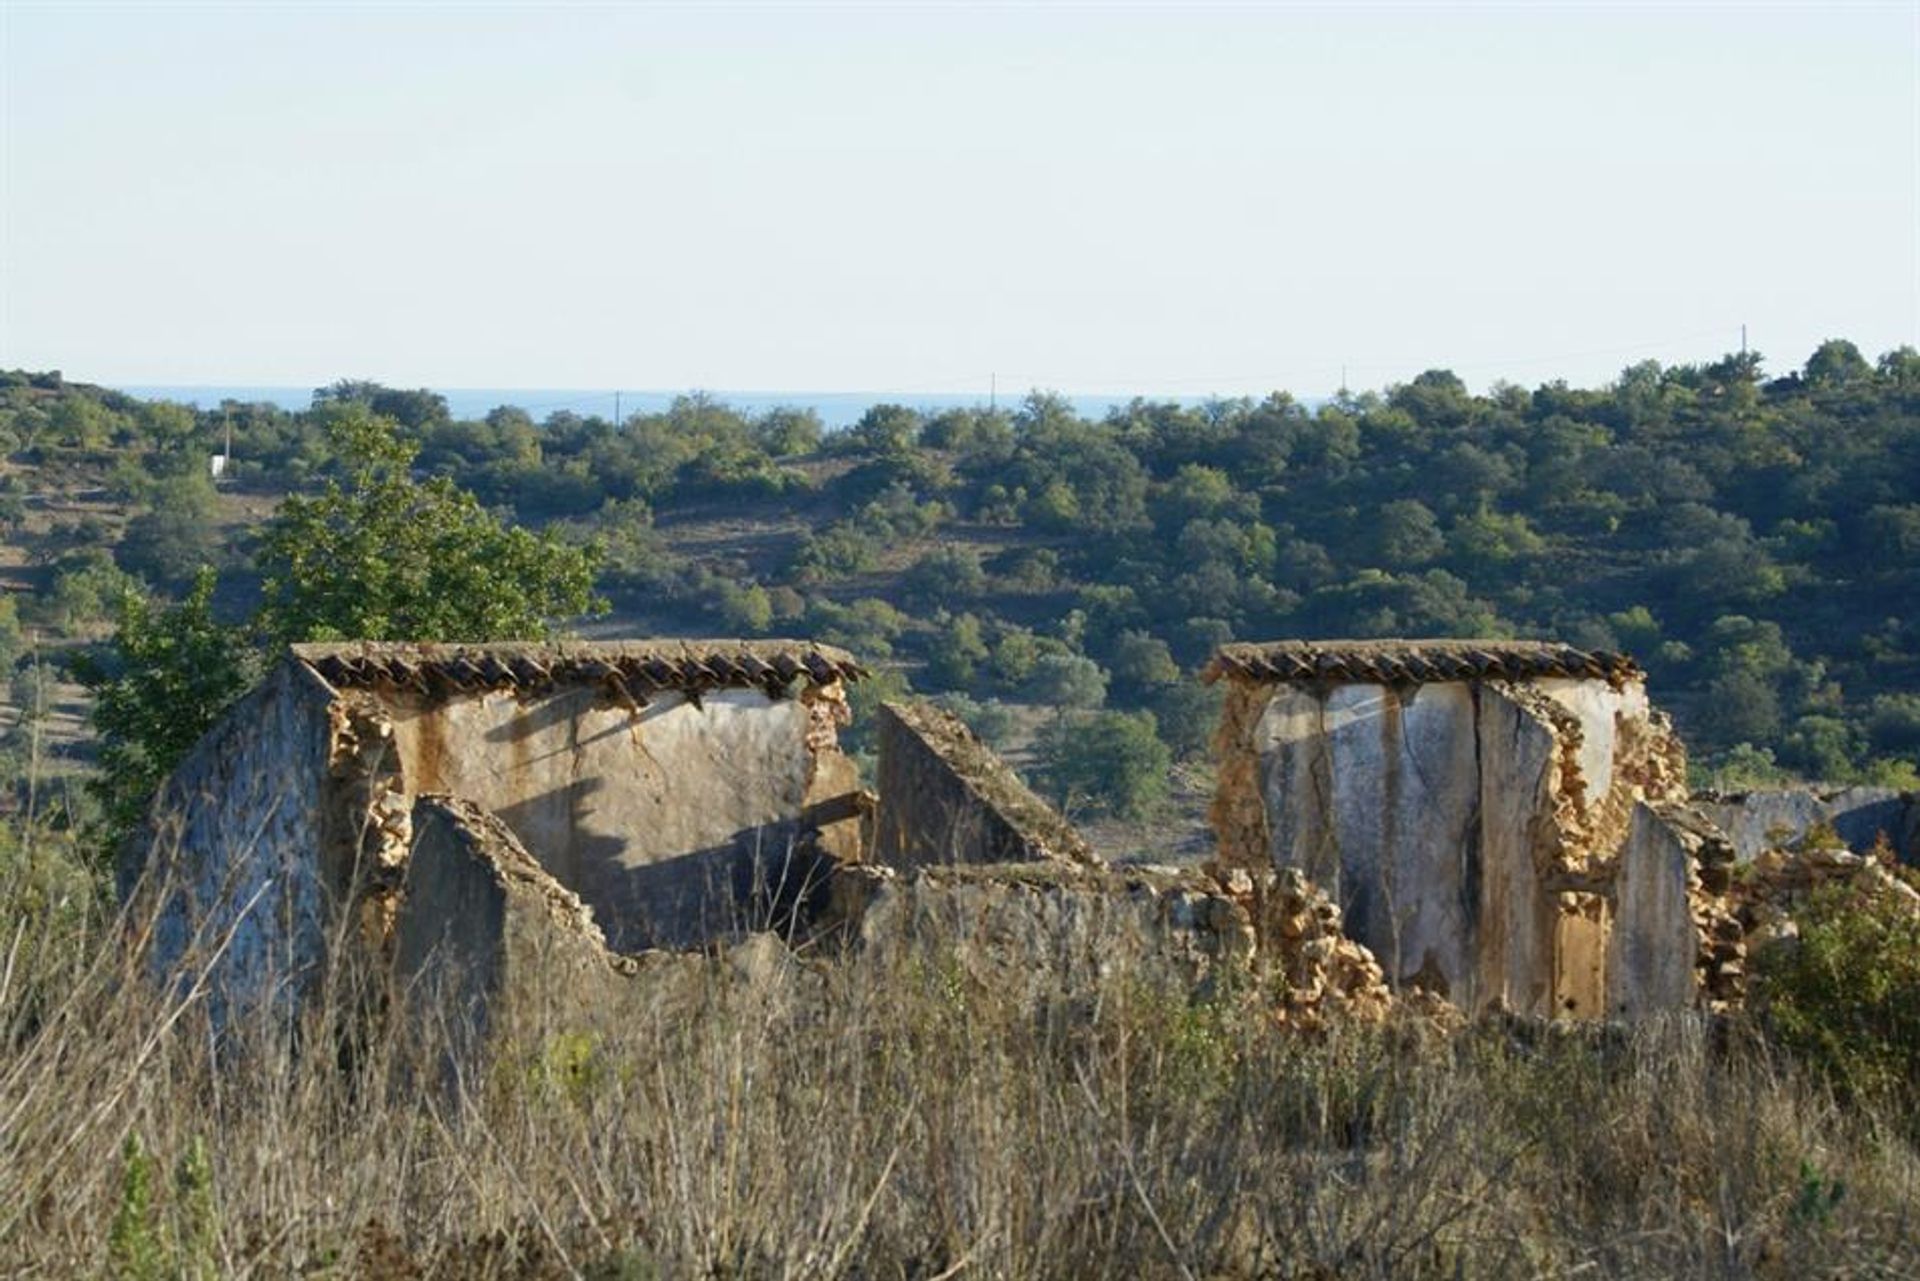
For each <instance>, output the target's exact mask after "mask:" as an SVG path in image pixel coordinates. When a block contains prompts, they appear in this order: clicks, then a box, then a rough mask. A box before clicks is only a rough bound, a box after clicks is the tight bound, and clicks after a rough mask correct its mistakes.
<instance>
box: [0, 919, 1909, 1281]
mask: <svg viewBox="0 0 1920 1281" xmlns="http://www.w3.org/2000/svg"><path fill="white" fill-rule="evenodd" d="M139 937H141V932H140V931H139V930H138V929H130V928H128V924H127V923H126V922H117V921H97V920H85V919H71V918H69V919H65V920H62V921H58V922H56V921H55V920H54V919H53V918H52V917H47V918H45V919H42V920H39V921H34V920H30V919H24V918H23V919H22V921H21V923H20V925H19V926H18V927H16V928H15V929H14V930H13V931H12V933H11V936H10V940H9V942H8V944H7V946H8V951H7V953H6V955H5V957H4V960H3V961H0V965H3V966H4V969H3V970H0V975H3V978H0V1271H3V1272H5V1273H7V1274H10V1275H31V1276H49V1277H51V1276H61V1277H65V1276H108V1275H114V1274H115V1273H116V1270H118V1271H121V1272H124V1271H125V1270H126V1268H127V1265H128V1260H130V1259H138V1260H140V1263H139V1267H140V1268H141V1269H142V1270H145V1271H150V1272H151V1274H152V1275H164V1276H201V1275H214V1274H217V1275H231V1276H287V1275H302V1276H338V1277H347V1276H394V1277H401V1276H422V1277H424V1276H433V1277H522V1276H542V1277H544V1276H553V1277H575V1276H579V1277H649V1276H696V1275H697V1276H728V1277H737V1276H754V1277H758V1276H807V1277H812V1276H820V1277H828V1276H844V1277H936V1276H963V1275H964V1276H985V1277H1088V1276H1093V1277H1100V1276H1110V1277H1138V1276H1165V1277H1222V1276H1276V1277H1406V1276H1469V1277H1471V1276H1515V1275H1526V1276H1574V1275H1580V1276H1591V1275H1604V1276H1619V1275H1634V1276H1644V1275H1691V1276H1725V1277H1744V1276H1780V1277H1789V1276H1792V1277H1798V1276H1814V1275H1828V1276H1875V1275H1878V1276H1904V1275H1913V1274H1914V1273H1915V1272H1916V1271H1920V1242H1917V1240H1916V1238H1920V1222H1917V1221H1916V1212H1915V1209H1914V1207H1915V1205H1916V1203H1920V1158H1917V1157H1916V1154H1915V1152H1914V1150H1913V1149H1912V1147H1911V1146H1910V1144H1909V1143H1908V1142H1907V1141H1906V1140H1904V1139H1902V1138H1901V1137H1900V1136H1899V1131H1898V1129H1897V1127H1894V1126H1890V1125H1886V1124H1883V1119H1882V1118H1881V1117H1880V1116H1878V1115H1876V1114H1875V1113H1873V1112H1871V1111H1860V1110H1847V1109H1843V1108H1842V1107H1840V1106H1838V1105H1836V1104H1835V1103H1834V1101H1833V1100H1832V1099H1831V1098H1830V1097H1829V1096H1827V1095H1825V1094H1823V1093H1821V1092H1820V1091H1819V1090H1817V1089H1816V1088H1814V1087H1812V1086H1811V1085H1809V1084H1808V1083H1807V1082H1806V1081H1804V1080H1803V1079H1802V1078H1801V1076H1800V1075H1799V1074H1798V1073H1796V1072H1795V1071H1794V1070H1793V1069H1792V1068H1791V1066H1790V1065H1788V1064H1785V1063H1782V1062H1780V1061H1778V1060H1777V1059H1776V1058H1775V1057H1774V1056H1773V1055H1771V1054H1770V1053H1769V1052H1768V1051H1767V1049H1766V1047H1765V1046H1763V1045H1760V1044H1758V1043H1757V1042H1754V1041H1753V1040H1751V1039H1749V1038H1747V1037H1744V1036H1742V1035H1740V1034H1739V1032H1738V1029H1734V1030H1732V1031H1729V1030H1728V1029H1725V1028H1722V1029H1719V1030H1717V1031H1716V1029H1714V1028H1712V1027H1709V1026H1708V1025H1706V1024H1703V1023H1701V1022H1699V1021H1697V1020H1684V1019H1677V1020H1672V1021H1669V1022H1664V1023H1655V1024H1650V1025H1647V1026H1645V1027H1642V1028H1638V1029H1635V1030H1634V1031H1632V1032H1631V1033H1626V1032H1620V1031H1617V1030H1615V1031H1607V1030H1588V1031H1543V1030H1540V1029H1535V1028H1528V1027H1524V1026H1518V1025H1515V1026H1502V1025H1486V1026H1481V1027H1476V1028H1474V1029H1471V1030H1469V1031H1466V1032H1463V1033H1459V1034H1457V1035H1453V1036H1444V1037H1443V1036H1439V1035H1436V1034H1434V1033H1432V1032H1431V1031H1430V1030H1427V1029H1423V1028H1421V1027H1419V1026H1417V1025H1406V1026H1388V1027H1384V1028H1368V1027H1346V1028H1340V1029H1336V1030H1334V1031H1333V1032H1332V1033H1330V1034H1328V1035H1325V1036H1323V1037H1319V1038H1316V1039H1306V1038H1303V1037H1301V1036H1299V1035H1297V1034H1295V1033H1291V1032H1288V1031H1285V1030H1283V1029H1280V1028H1277V1027H1275V1026H1274V1025H1273V1024H1272V1023H1271V1022H1269V1021H1268V1020H1266V1019H1265V1018H1264V1017H1263V1016H1262V1013H1261V1010H1260V1007H1259V1003H1258V1001H1257V999H1255V998H1254V996H1253V995H1252V994H1249V993H1243V994H1239V995H1235V996H1228V997H1222V998H1221V999H1219V1000H1218V1001H1216V1002H1213V1003H1195V1002H1193V1001H1192V1000H1190V999H1189V998H1188V997H1187V995H1186V994H1185V993H1182V992H1178V991H1172V990H1168V989H1166V988H1165V987H1161V986H1157V985H1155V984H1154V983H1151V982H1149V981H1147V980H1146V979H1144V978H1143V977H1142V976H1139V975H1135V974H1130V973H1126V972H1124V971H1118V972H1115V973H1111V974H1109V975H1107V976H1105V977H1103V978H1100V979H1098V980H1094V981H1089V982H1088V983H1087V984H1086V985H1084V986H1081V987H1076V988H1067V987H1065V986H1062V985H1058V984H1055V985H1052V986H1051V987H1049V986H1048V985H1045V984H1041V985H1039V989H1038V995H1036V996H1034V997H1032V999H1022V1000H1020V1001H1018V1002H1016V1001H1013V1000H1010V999H1008V998H1006V997H1005V995H1004V994H1002V993H998V992H995V991H993V990H988V989H986V988H985V987H983V986H982V985H981V984H980V983H978V982H977V981H975V980H973V979H971V978H970V977H969V976H968V970H967V969H966V967H965V966H964V965H961V964H959V963H958V962H957V960H956V957H955V955H954V953H953V952H952V950H951V949H950V948H949V947H947V946H946V945H944V944H942V943H939V942H935V943H931V944H929V945H928V946H926V947H924V948H923V949H921V950H920V951H918V952H916V953H914V954H912V955H911V956H910V957H908V958H907V959H906V960H904V961H902V962H901V963H898V964H895V965H891V966H889V967H888V968H886V969H885V970H881V969H880V968H878V967H876V966H872V965H869V964H864V963H862V962H861V961H860V960H859V959H858V958H857V957H855V958H849V959H843V960H833V959H825V958H823V959H819V960H815V961H801V960H797V959H795V958H793V957H792V956H791V955H790V954H789V953H788V952H787V951H786V950H785V949H784V947H781V946H780V945H778V944H777V943H774V942H773V941H771V940H768V939H762V940H757V941H756V942H755V943H754V944H752V945H751V946H749V947H746V948H742V949H738V950H736V951H735V952H733V953H729V954H725V955H720V956H715V957H711V958H656V959H654V960H651V961H649V962H648V963H647V964H645V965H643V966H642V967H641V971H640V973H638V974H636V975H633V976H630V977H627V978H625V979H624V980H623V985H622V988H621V995H620V996H619V998H618V999H617V1001H615V1002H613V1003H612V1005H610V1006H609V1008H607V1009H605V1010H603V1011H600V1012H599V1013H598V1014H597V1015H596V1016H594V1017H590V1018H578V1017H574V1016H566V1017H560V1018H552V1017H547V1016H546V1015H544V1014H543V1010H564V1009H567V1008H569V1007H568V1006H567V1004H566V1002H564V1001H559V1000H555V1001H552V1002H547V1001H545V1000H544V999H543V996H544V994H542V993H539V992H537V991H536V992H530V993H528V994H527V998H528V999H527V1000H525V1001H522V1002H518V1003H517V1004H516V1007H515V1012H514V1013H513V1014H512V1016H511V1017H510V1018H503V1019H502V1020H501V1022H500V1025H499V1026H497V1027H495V1028H494V1029H493V1034H492V1038H491V1049H490V1050H489V1052H488V1053H487V1054H486V1055H484V1056H477V1057H476V1056H471V1055H470V1056H467V1057H465V1058H458V1059H449V1058H448V1057H447V1055H446V1049H447V1046H448V1044H449V1043H458V1040H459V1037H460V1035H461V1032H462V1029H460V1028H458V1027H456V1026H453V1025H452V1024H453V1023H454V1021H455V1020H454V1018H453V1017H452V1015H451V1014H450V1013H447V1012H445V1011H441V1012H439V1013H442V1014H445V1015H446V1017H443V1018H438V1019H436V1017H434V1015H435V1013H436V1011H434V1010H433V1009H431V1008H429V1009H427V1010H426V1011H425V1016H424V1017H416V1018H413V1019H411V1020H410V1021H408V1022H407V1023H406V1024H405V1028H406V1034H404V1035H403V1034H401V1033H400V1032H397V1031H396V1032H382V1031H380V1030H378V1029H375V1031H374V1032H372V1033H368V1034H364V1035H362V1034H354V1035H349V1034H348V1032H347V1029H352V1028H355V1027H357V1026H359V1024H360V1022H361V1021H362V1020H364V1019H365V1017H366V1012H367V1011H368V1010H369V1009H378V1008H379V1007H380V1000H379V999H376V998H380V997H383V996H384V995H385V994H384V993H382V992H380V991H379V990H378V989H379V979H378V976H377V975H367V974H361V973H356V972H354V971H353V970H352V967H343V968H342V970H341V971H340V972H339V973H338V974H336V975H335V976H334V978H333V980H332V981H331V982H330V983H329V984H328V990H327V992H326V993H325V994H324V996H323V997H321V998H319V999H317V1000H316V1001H315V1002H314V1003H313V1004H311V1005H310V1006H308V1007H307V1008H305V1009H304V1010H303V1011H302V1013H301V1014H300V1016H299V1018H298V1021H297V1023H296V1024H294V1025H293V1026H291V1027H289V1026H287V1025H286V1024H284V1023H276V1022H275V1021H274V1020H273V1017H272V1016H269V1015H264V1014H262V1015H259V1016H256V1017H255V1018H253V1019H252V1020H250V1021H241V1022H239V1023H236V1024H235V1025H233V1026H231V1027H229V1028H228V1029H226V1030H225V1032H224V1033H223V1034H221V1035H218V1036H216V1035H215V1033H214V1030H213V1027H212V1023H211V1020H210V1019H209V1017H208V1007H209V992H208V989H207V986H206V984H205V983H204V982H202V981H201V976H202V975H204V974H206V973H208V972H209V965H210V962H211V961H212V959H213V957H214V956H215V955H217V953H218V950H219V947H220V945H221V941H220V940H219V939H218V938H205V939H202V940H200V941H199V942H198V944H197V946H196V948H195V950H194V953H193V957H192V960H191V961H190V962H189V963H188V964H187V965H186V966H185V968H184V970H183V972H182V973H181V974H179V975H177V976H175V978H174V981H171V982H166V983H156V982H154V981H152V979H151V978H150V977H149V976H147V975H146V974H145V973H144V971H143V969H142V966H141V964H140V960H139V958H138V957H137V956H134V955H131V954H130V948H129V944H128V942H127V940H129V939H137V938H139ZM413 999H414V1000H416V1001H426V1002H428V1004H429V1006H430V1005H431V1002H430V994H427V993H415V994H414V996H413ZM395 1026H396V1028H398V1027H400V1024H399V1022H398V1021H396V1022H395ZM447 1063H454V1064H456V1066H455V1067H454V1068H453V1069H451V1070H448V1069H446V1067H445V1065H446V1064H447ZM133 1152H138V1153H139V1154H140V1157H139V1160H140V1161H142V1162H144V1163H145V1164H144V1168H143V1171H142V1172H140V1173H139V1177H138V1178H137V1179H130V1170H129V1164H128V1163H129V1160H130V1159H131V1158H130V1156H129V1154H130V1153H133ZM134 1183H137V1184H138V1185H139V1188H140V1191H139V1194H138V1197H137V1198H135V1199H136V1200H138V1201H139V1202H140V1203H139V1204H138V1205H137V1206H134V1207H132V1208H131V1209H130V1208H129V1191H128V1189H129V1187H130V1186H131V1185H133V1184H134ZM130 1215H136V1216H138V1217H137V1219H135V1218H130V1217H129V1216H130ZM116 1225H118V1226H116Z"/></svg>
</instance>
